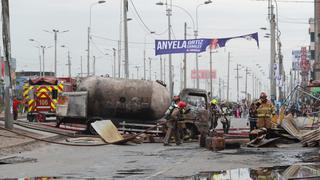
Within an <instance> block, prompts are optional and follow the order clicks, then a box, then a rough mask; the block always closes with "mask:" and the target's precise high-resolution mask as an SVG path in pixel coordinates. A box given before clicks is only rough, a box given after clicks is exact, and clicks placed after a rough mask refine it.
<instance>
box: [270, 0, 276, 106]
mask: <svg viewBox="0 0 320 180" xmlns="http://www.w3.org/2000/svg"><path fill="white" fill-rule="evenodd" d="M269 8H270V17H269V19H270V39H271V43H270V45H271V47H270V97H271V100H272V102H274V101H275V100H276V99H277V97H276V95H277V89H276V81H275V73H274V70H275V69H274V68H275V58H276V48H275V43H276V39H275V28H276V22H275V15H274V12H273V8H274V6H273V5H272V1H271V0H269Z"/></svg>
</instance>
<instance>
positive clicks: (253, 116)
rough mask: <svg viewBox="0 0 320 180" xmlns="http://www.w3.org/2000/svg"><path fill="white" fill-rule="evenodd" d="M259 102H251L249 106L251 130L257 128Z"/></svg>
mask: <svg viewBox="0 0 320 180" xmlns="http://www.w3.org/2000/svg"><path fill="white" fill-rule="evenodd" d="M257 108H258V106H257V104H256V103H254V102H253V103H251V105H250V108H249V123H250V131H252V130H254V129H257Z"/></svg>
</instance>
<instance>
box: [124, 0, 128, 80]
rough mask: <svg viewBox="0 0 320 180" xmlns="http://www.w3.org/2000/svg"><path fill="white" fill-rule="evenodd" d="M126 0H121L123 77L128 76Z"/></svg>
mask: <svg viewBox="0 0 320 180" xmlns="http://www.w3.org/2000/svg"><path fill="white" fill-rule="evenodd" d="M127 12H128V0H123V29H124V32H123V33H124V61H125V68H124V70H125V71H124V72H125V78H126V79H128V78H129V49H128V21H127Z"/></svg>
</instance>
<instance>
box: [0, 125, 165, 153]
mask: <svg viewBox="0 0 320 180" xmlns="http://www.w3.org/2000/svg"><path fill="white" fill-rule="evenodd" d="M164 124H166V122H162V123H159V124H156V125H154V126H152V127H150V128H148V129H146V130H144V131H143V132H140V133H138V134H135V135H133V136H130V137H127V138H125V139H123V140H120V141H116V142H112V143H107V142H106V143H100V144H70V143H63V142H56V141H50V140H47V139H41V138H37V137H33V136H30V135H26V134H23V133H20V132H17V131H14V130H10V129H7V128H4V127H1V126H0V130H4V131H8V132H11V133H14V134H17V135H19V136H23V137H27V138H30V139H33V140H36V141H42V142H46V143H50V144H58V145H65V146H84V147H85V146H86V147H88V146H105V145H109V144H117V145H120V144H125V143H126V142H128V141H131V140H133V139H135V138H136V137H138V136H140V135H142V134H144V133H146V132H148V131H150V130H152V129H154V128H157V127H158V126H161V125H164ZM64 136H65V135H64Z"/></svg>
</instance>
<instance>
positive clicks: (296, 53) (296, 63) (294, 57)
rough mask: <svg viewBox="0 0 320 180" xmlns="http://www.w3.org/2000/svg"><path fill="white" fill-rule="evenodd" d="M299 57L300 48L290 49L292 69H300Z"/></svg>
mask: <svg viewBox="0 0 320 180" xmlns="http://www.w3.org/2000/svg"><path fill="white" fill-rule="evenodd" d="M300 58H301V51H300V50H293V51H292V70H293V71H298V70H300V65H299V64H300Z"/></svg>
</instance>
